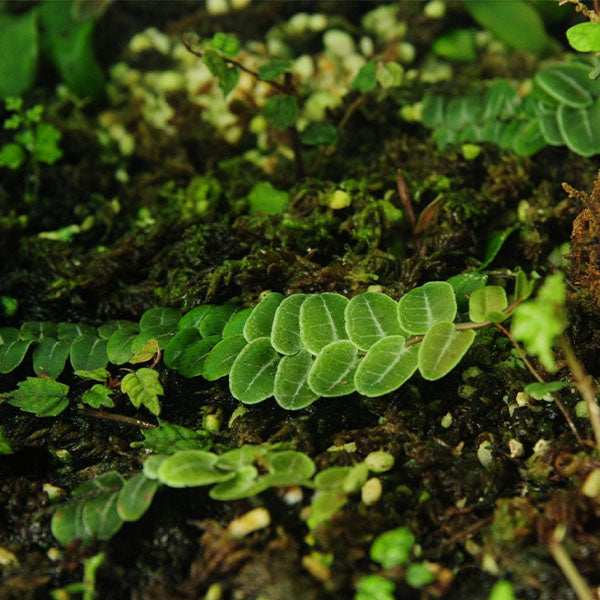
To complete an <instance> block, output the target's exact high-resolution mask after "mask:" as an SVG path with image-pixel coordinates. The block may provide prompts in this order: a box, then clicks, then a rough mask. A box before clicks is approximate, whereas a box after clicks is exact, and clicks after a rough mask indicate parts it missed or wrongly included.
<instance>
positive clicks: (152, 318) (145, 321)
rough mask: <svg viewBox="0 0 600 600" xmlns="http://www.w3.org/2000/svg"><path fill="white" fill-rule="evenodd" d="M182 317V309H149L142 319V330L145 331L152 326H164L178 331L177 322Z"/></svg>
mask: <svg viewBox="0 0 600 600" xmlns="http://www.w3.org/2000/svg"><path fill="white" fill-rule="evenodd" d="M180 319H181V311H179V310H177V309H175V308H166V307H157V308H150V309H149V310H147V311H146V312H145V313H144V314H143V315H142V318H141V319H140V330H141V331H145V330H146V329H151V328H152V327H164V328H166V329H170V330H171V331H173V332H175V331H177V324H178V323H179V320H180Z"/></svg>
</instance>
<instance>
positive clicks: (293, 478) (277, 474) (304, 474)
mask: <svg viewBox="0 0 600 600" xmlns="http://www.w3.org/2000/svg"><path fill="white" fill-rule="evenodd" d="M267 465H268V467H269V470H270V473H269V474H268V475H267V476H266V477H264V478H263V479H264V481H265V482H267V483H268V485H269V487H288V486H291V485H302V484H304V483H306V481H308V480H309V479H310V478H311V477H312V476H313V475H314V473H315V464H314V463H313V461H312V460H311V459H310V458H309V457H308V456H307V455H306V454H304V453H303V452H296V451H295V450H283V451H281V452H276V453H274V454H268V455H267Z"/></svg>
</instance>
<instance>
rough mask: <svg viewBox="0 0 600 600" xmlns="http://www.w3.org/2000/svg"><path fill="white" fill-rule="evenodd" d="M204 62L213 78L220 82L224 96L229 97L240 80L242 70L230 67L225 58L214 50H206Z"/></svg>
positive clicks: (203, 56) (203, 57)
mask: <svg viewBox="0 0 600 600" xmlns="http://www.w3.org/2000/svg"><path fill="white" fill-rule="evenodd" d="M202 60H203V61H204V64H205V65H206V66H207V67H208V70H209V71H210V72H211V73H212V74H213V76H214V77H216V78H217V79H218V80H219V87H220V88H221V90H222V91H223V95H224V96H227V94H229V92H231V90H232V89H233V88H234V87H235V86H236V85H237V82H238V81H239V80H240V68H239V67H235V66H232V65H228V64H227V63H226V62H225V61H224V60H223V57H222V56H220V55H219V54H218V53H217V52H215V51H214V50H206V52H204V54H203V55H202Z"/></svg>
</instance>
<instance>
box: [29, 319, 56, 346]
mask: <svg viewBox="0 0 600 600" xmlns="http://www.w3.org/2000/svg"><path fill="white" fill-rule="evenodd" d="M56 335H57V327H56V323H49V322H47V321H26V322H25V323H23V325H21V339H22V340H31V341H36V342H37V341H38V340H42V339H44V338H56Z"/></svg>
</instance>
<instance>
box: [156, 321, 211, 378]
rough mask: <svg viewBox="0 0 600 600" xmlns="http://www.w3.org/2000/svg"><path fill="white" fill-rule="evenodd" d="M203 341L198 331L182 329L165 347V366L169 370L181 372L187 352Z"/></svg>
mask: <svg viewBox="0 0 600 600" xmlns="http://www.w3.org/2000/svg"><path fill="white" fill-rule="evenodd" d="M201 339H202V337H201V336H200V333H199V331H198V330H197V329H181V330H180V331H179V333H177V334H176V335H174V336H173V337H172V338H171V339H170V340H169V343H168V344H167V346H166V347H165V352H164V355H163V360H164V363H165V366H167V367H169V369H176V370H179V367H180V365H181V361H182V360H183V355H184V353H185V352H186V350H188V349H189V348H190V347H191V346H193V345H194V344H195V343H196V342H198V341H200V340H201Z"/></svg>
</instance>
